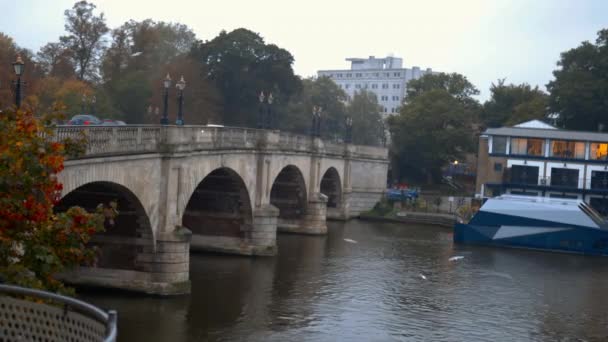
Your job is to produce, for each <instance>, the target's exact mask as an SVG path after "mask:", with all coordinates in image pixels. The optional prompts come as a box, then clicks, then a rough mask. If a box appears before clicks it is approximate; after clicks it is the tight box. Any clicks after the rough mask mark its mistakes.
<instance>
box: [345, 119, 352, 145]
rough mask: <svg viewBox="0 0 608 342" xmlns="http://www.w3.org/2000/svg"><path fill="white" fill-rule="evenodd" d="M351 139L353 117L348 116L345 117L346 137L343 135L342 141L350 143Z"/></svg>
mask: <svg viewBox="0 0 608 342" xmlns="http://www.w3.org/2000/svg"><path fill="white" fill-rule="evenodd" d="M352 139H353V118H351V117H350V116H347V117H346V137H344V142H345V143H347V144H350V143H351V142H352Z"/></svg>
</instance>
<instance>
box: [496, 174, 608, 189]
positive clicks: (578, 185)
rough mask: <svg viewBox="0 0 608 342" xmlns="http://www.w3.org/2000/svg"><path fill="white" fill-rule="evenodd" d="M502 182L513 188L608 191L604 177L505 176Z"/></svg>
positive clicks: (606, 180) (607, 180) (607, 183)
mask: <svg viewBox="0 0 608 342" xmlns="http://www.w3.org/2000/svg"><path fill="white" fill-rule="evenodd" d="M502 182H503V183H504V184H509V185H511V186H520V187H526V186H528V187H553V188H559V189H565V190H568V189H572V190H575V189H580V190H582V189H585V190H598V191H602V190H605V191H608V178H604V177H585V178H580V177H560V176H557V177H551V176H546V177H521V176H505V177H503V180H502Z"/></svg>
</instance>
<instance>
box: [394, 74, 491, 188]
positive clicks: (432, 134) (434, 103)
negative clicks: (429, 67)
mask: <svg viewBox="0 0 608 342" xmlns="http://www.w3.org/2000/svg"><path fill="white" fill-rule="evenodd" d="M408 88H409V89H410V90H412V92H408V94H409V95H408V96H410V95H411V97H408V99H407V102H406V103H405V104H404V105H403V107H402V108H401V112H400V113H399V115H397V116H393V117H390V118H389V120H388V122H389V128H390V132H391V138H392V142H391V151H390V153H391V159H392V163H393V172H394V174H396V176H397V177H398V178H400V179H404V178H408V179H409V180H413V181H422V180H428V181H433V180H434V181H437V180H439V179H440V176H441V167H442V166H444V165H445V164H446V163H448V162H450V161H453V160H454V159H455V158H461V157H462V156H463V154H464V153H466V152H468V151H472V150H473V149H474V146H475V145H474V138H475V133H476V131H475V129H474V127H475V125H474V124H475V121H476V119H477V116H478V115H479V110H480V105H479V103H478V102H477V101H476V100H475V99H473V98H472V97H471V95H474V94H477V93H478V90H477V89H476V88H475V86H473V85H472V84H471V83H470V82H469V81H468V80H467V79H466V77H464V76H462V75H458V74H451V75H446V74H432V75H425V76H423V77H422V78H420V79H418V80H413V81H410V83H409V84H408Z"/></svg>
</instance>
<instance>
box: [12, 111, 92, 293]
mask: <svg viewBox="0 0 608 342" xmlns="http://www.w3.org/2000/svg"><path fill="white" fill-rule="evenodd" d="M53 118H54V117H53V116H47V117H44V118H43V119H42V120H37V119H36V118H34V116H33V114H32V113H31V112H28V111H13V110H7V111H4V112H3V114H2V116H0V130H1V131H2V134H1V135H0V275H1V276H2V277H3V278H4V280H5V281H7V282H9V283H14V284H18V285H22V286H27V287H34V288H42V289H48V290H51V291H66V288H65V287H64V286H63V284H62V283H61V282H60V281H58V280H57V279H56V278H55V276H56V274H57V273H58V272H61V271H62V270H64V269H66V268H69V267H74V266H78V265H81V264H84V263H87V262H90V261H92V259H93V257H94V256H95V250H94V249H91V248H86V247H85V246H86V244H87V242H88V241H89V239H90V236H91V235H92V234H94V233H96V232H99V231H101V230H102V229H103V223H104V216H103V215H102V214H101V210H102V209H101V208H100V213H97V214H89V213H87V212H86V211H85V210H84V209H82V208H78V207H75V208H70V209H69V210H68V211H67V212H65V213H60V214H55V213H53V206H54V205H55V204H56V203H57V202H58V201H59V198H60V195H61V190H62V186H61V184H60V183H59V182H58V181H57V174H58V173H59V172H61V170H62V169H63V160H64V158H65V156H66V155H68V154H71V153H75V152H76V151H77V150H78V149H79V148H80V147H81V146H82V142H81V141H66V142H65V143H60V142H56V141H53V139H52V135H53V132H52V130H51V129H49V128H48V126H49V125H50V124H51V120H52V119H53Z"/></svg>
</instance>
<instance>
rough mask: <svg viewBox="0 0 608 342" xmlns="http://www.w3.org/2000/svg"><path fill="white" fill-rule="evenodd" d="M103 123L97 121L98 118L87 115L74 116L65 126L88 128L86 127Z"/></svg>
mask: <svg viewBox="0 0 608 342" xmlns="http://www.w3.org/2000/svg"><path fill="white" fill-rule="evenodd" d="M102 123H103V121H101V120H99V118H98V117H96V116H94V115H89V114H79V115H74V116H73V117H72V119H70V121H68V122H67V125H70V126H83V125H85V126H88V125H101V124H102Z"/></svg>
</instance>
